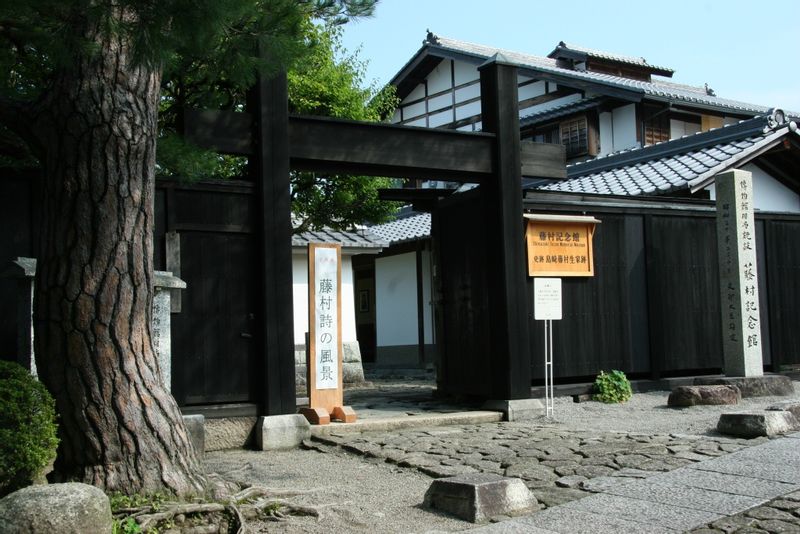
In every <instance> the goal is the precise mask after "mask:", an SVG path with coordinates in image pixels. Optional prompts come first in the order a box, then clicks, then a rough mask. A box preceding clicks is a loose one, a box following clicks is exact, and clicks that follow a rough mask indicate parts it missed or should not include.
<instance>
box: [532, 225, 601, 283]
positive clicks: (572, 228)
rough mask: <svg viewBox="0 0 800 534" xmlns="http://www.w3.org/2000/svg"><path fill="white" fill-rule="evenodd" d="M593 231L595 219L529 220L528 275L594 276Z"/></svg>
mask: <svg viewBox="0 0 800 534" xmlns="http://www.w3.org/2000/svg"><path fill="white" fill-rule="evenodd" d="M593 234H594V224H593V223H586V222H564V221H536V220H529V221H528V228H527V231H526V233H525V239H526V241H527V248H528V276H594V261H593V257H592V235H593Z"/></svg>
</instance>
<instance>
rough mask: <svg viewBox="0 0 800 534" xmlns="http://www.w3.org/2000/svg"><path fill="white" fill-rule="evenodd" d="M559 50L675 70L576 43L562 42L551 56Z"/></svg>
mask: <svg viewBox="0 0 800 534" xmlns="http://www.w3.org/2000/svg"><path fill="white" fill-rule="evenodd" d="M559 48H565V49H568V50H575V51H577V52H582V53H584V54H586V55H587V56H589V57H596V58H601V59H608V60H611V61H616V62H618V63H628V64H630V65H637V66H640V67H649V68H651V69H658V70H663V71H671V72H674V71H673V69H670V68H668V67H659V66H657V65H652V64H650V63H648V62H647V60H646V59H645V58H643V57H633V56H624V55H622V54H614V53H611V52H604V51H602V50H596V49H594V48H587V47H585V46H580V45H576V44H574V43H565V42H564V41H561V42H560V43H559V44H558V46H557V47H556V49H555V50H553V52H551V53H550V56H552V55H554V54H556V52H557V51H558V50H559Z"/></svg>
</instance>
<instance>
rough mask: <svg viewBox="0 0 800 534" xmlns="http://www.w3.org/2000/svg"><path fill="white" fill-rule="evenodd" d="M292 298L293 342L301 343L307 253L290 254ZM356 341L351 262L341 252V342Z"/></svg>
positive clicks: (305, 312) (305, 329)
mask: <svg viewBox="0 0 800 534" xmlns="http://www.w3.org/2000/svg"><path fill="white" fill-rule="evenodd" d="M292 299H293V304H294V343H295V345H303V344H305V342H306V332H308V254H306V253H305V251H304V252H302V253H293V254H292ZM353 341H356V308H355V297H354V291H353V262H352V261H351V256H349V255H346V254H342V342H343V343H348V342H353Z"/></svg>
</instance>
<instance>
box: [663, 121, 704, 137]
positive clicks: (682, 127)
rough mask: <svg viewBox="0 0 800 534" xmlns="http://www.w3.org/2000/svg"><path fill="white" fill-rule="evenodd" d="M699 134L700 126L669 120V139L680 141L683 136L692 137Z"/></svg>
mask: <svg viewBox="0 0 800 534" xmlns="http://www.w3.org/2000/svg"><path fill="white" fill-rule="evenodd" d="M699 132H700V125H699V124H696V123H693V122H685V121H680V120H675V119H670V120H669V138H670V139H680V138H681V137H683V136H685V135H694V134H696V133H699Z"/></svg>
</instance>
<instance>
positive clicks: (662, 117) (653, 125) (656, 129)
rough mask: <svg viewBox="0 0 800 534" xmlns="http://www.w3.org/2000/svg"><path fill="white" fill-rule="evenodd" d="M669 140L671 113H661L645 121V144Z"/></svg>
mask: <svg viewBox="0 0 800 534" xmlns="http://www.w3.org/2000/svg"><path fill="white" fill-rule="evenodd" d="M663 141H669V115H667V114H666V113H661V114H658V115H655V116H654V117H650V118H649V119H647V120H645V121H644V144H645V146H647V145H654V144H656V143H661V142H663Z"/></svg>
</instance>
